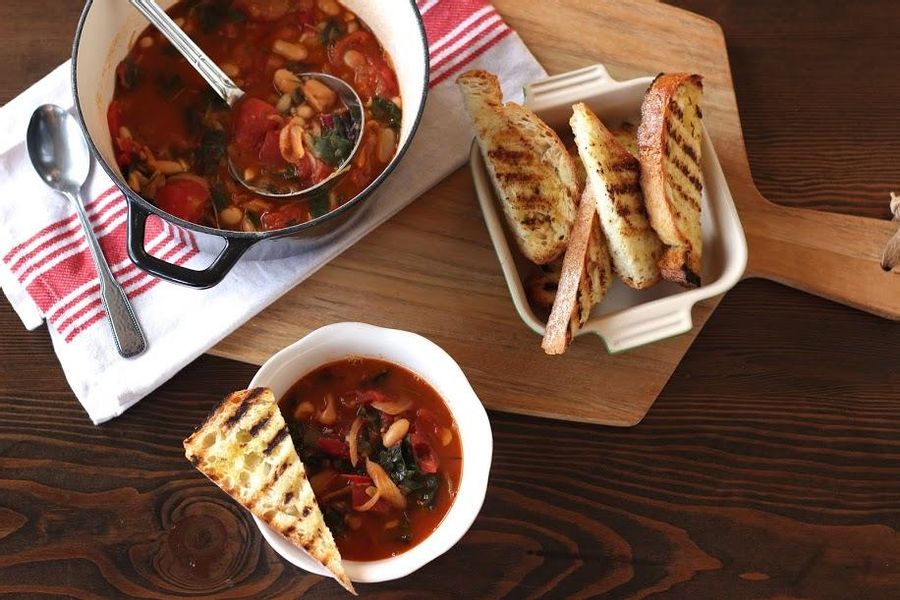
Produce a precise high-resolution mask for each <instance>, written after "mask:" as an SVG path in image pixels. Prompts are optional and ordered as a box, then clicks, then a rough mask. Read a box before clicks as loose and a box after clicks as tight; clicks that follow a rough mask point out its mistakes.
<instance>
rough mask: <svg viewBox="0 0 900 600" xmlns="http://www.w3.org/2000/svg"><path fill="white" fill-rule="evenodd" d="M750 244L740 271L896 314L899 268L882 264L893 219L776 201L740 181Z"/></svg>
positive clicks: (899, 309) (899, 295) (892, 316)
mask: <svg viewBox="0 0 900 600" xmlns="http://www.w3.org/2000/svg"><path fill="white" fill-rule="evenodd" d="M739 189H741V190H752V194H754V196H753V197H749V194H751V192H750V191H746V192H740V193H742V194H743V196H744V197H742V198H740V200H739V201H738V208H739V212H740V215H741V222H742V223H743V225H744V231H745V233H746V236H747V245H748V246H749V250H750V258H749V263H748V265H747V270H746V272H745V277H763V278H765V279H770V280H772V281H777V282H779V283H782V284H784V285H787V286H790V287H793V288H796V289H799V290H802V291H805V292H808V293H810V294H815V295H817V296H822V297H823V298H828V299H829V300H834V301H835V302H840V303H841V304H846V305H848V306H852V307H854V308H858V309H860V310H864V311H867V312H870V313H873V314H876V315H879V316H881V317H885V318H887V319H893V320H900V273H898V272H886V271H885V270H884V269H882V268H881V255H882V252H883V251H884V247H885V245H886V244H887V242H888V240H889V239H890V238H891V236H893V234H894V233H895V232H896V230H897V222H896V221H893V222H892V221H888V220H881V219H871V218H866V217H856V216H851V215H842V214H835V213H827V212H822V211H817V210H809V209H803V208H795V207H788V206H779V205H777V204H774V203H772V202H769V201H768V200H766V199H765V198H763V196H762V195H761V194H760V193H759V192H758V191H757V190H756V188H755V187H754V186H753V185H752V184H751V185H749V186H740V188H739Z"/></svg>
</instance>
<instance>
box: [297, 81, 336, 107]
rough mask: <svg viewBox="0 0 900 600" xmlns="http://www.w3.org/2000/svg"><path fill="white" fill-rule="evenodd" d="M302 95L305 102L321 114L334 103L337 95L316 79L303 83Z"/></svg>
mask: <svg viewBox="0 0 900 600" xmlns="http://www.w3.org/2000/svg"><path fill="white" fill-rule="evenodd" d="M303 95H304V96H306V101H307V102H309V104H310V105H311V106H312V107H313V108H314V109H316V110H317V111H319V112H323V111H325V110H327V109H329V108H331V105H332V104H334V103H335V101H336V100H337V94H335V93H334V90H332V89H331V88H330V87H328V86H327V85H325V84H324V83H322V82H321V81H319V80H318V79H307V80H306V81H304V82H303Z"/></svg>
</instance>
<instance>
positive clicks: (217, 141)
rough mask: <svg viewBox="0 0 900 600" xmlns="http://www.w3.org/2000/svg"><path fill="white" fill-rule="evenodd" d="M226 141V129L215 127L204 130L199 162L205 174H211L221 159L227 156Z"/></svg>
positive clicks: (198, 154)
mask: <svg viewBox="0 0 900 600" xmlns="http://www.w3.org/2000/svg"><path fill="white" fill-rule="evenodd" d="M226 143H228V134H227V133H225V132H224V131H222V130H220V129H213V128H208V129H206V130H204V131H203V135H202V136H201V138H200V148H199V150H198V151H197V164H198V167H199V168H200V171H201V172H202V173H203V174H205V175H209V174H211V173H213V172H214V171H215V170H216V168H217V167H218V166H219V161H220V160H222V157H223V156H225V144H226Z"/></svg>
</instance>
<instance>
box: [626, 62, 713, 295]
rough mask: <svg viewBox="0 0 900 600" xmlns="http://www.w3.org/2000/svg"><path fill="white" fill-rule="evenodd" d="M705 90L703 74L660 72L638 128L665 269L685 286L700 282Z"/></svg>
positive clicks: (643, 177) (652, 218) (667, 275)
mask: <svg viewBox="0 0 900 600" xmlns="http://www.w3.org/2000/svg"><path fill="white" fill-rule="evenodd" d="M702 89H703V83H702V77H701V76H700V75H692V74H688V73H672V74H663V75H660V76H658V77H657V78H656V79H655V80H654V81H653V83H652V84H651V86H650V89H649V90H648V91H647V94H646V96H645V97H644V102H643V104H642V106H641V124H640V127H639V128H638V149H639V153H640V154H639V156H640V161H641V187H642V188H643V190H644V198H645V200H646V203H647V212H648V213H649V215H650V222H651V224H652V225H653V228H654V230H656V232H657V234H658V235H659V237H660V239H661V240H662V241H663V243H664V244H665V245H666V249H665V252H664V253H663V254H662V256H661V257H660V261H659V267H660V272H661V273H662V276H663V278H664V279H667V280H669V281H674V282H677V283H679V284H680V285H683V286H685V287H696V286H698V285H700V273H701V256H702V237H701V234H700V203H701V202H700V201H701V194H702V189H703V171H702V169H701V167H700V159H701V156H700V142H701V126H700V119H701V118H702V112H701V110H700V107H699V98H700V95H701V94H702Z"/></svg>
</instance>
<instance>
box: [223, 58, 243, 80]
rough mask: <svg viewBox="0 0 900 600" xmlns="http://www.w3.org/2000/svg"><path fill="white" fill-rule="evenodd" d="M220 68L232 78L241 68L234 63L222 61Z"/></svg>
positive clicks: (239, 72) (238, 73)
mask: <svg viewBox="0 0 900 600" xmlns="http://www.w3.org/2000/svg"><path fill="white" fill-rule="evenodd" d="M222 70H223V71H225V74H226V75H228V76H229V77H231V78H232V79H234V78H235V77H237V76H238V75H240V74H241V69H240V67H238V66H237V65H236V64H234V63H230V62H227V63H222Z"/></svg>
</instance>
